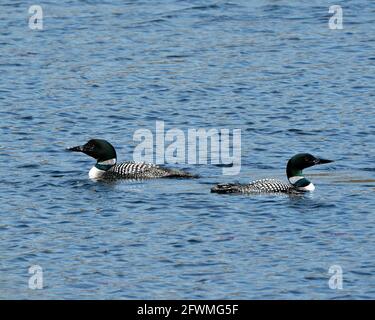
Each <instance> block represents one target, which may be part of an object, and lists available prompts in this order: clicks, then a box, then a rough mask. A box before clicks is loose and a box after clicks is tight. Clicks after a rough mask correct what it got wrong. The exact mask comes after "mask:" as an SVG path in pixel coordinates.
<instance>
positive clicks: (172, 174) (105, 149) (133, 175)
mask: <svg viewBox="0 0 375 320" xmlns="http://www.w3.org/2000/svg"><path fill="white" fill-rule="evenodd" d="M67 150H69V151H75V152H83V153H85V154H87V155H89V156H91V157H93V158H94V159H96V160H97V162H96V164H95V166H93V167H92V168H91V170H90V171H89V177H90V178H91V179H94V180H99V179H106V180H107V179H111V180H112V179H152V178H194V177H195V176H194V175H192V174H190V173H187V172H184V171H181V170H175V169H168V168H163V167H159V166H157V165H154V164H151V163H143V162H141V163H137V162H133V161H128V162H123V163H120V164H117V155H116V150H115V148H114V147H113V146H112V145H111V144H110V143H109V142H108V141H106V140H101V139H91V140H90V141H89V142H87V143H86V144H85V145H83V146H77V147H72V148H68V149H67Z"/></svg>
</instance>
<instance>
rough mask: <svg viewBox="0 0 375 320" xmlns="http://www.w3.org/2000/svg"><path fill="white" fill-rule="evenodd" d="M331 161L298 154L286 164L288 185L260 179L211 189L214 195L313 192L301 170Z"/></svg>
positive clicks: (221, 185)
mask: <svg viewBox="0 0 375 320" xmlns="http://www.w3.org/2000/svg"><path fill="white" fill-rule="evenodd" d="M330 162H333V160H325V159H319V158H316V157H314V156H313V155H311V154H309V153H299V154H297V155H295V156H294V157H292V158H291V159H290V160H289V161H288V164H287V167H286V174H287V177H288V181H289V183H284V182H281V181H279V180H275V179H262V180H256V181H253V182H250V183H249V184H235V183H229V184H218V185H216V186H215V187H213V188H212V189H211V192H216V193H280V192H282V193H299V192H306V191H314V190H315V186H314V185H313V184H312V182H310V181H309V180H307V179H306V178H305V177H304V176H303V173H302V170H303V169H306V168H308V167H312V166H315V165H317V164H324V163H330Z"/></svg>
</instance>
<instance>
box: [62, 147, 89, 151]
mask: <svg viewBox="0 0 375 320" xmlns="http://www.w3.org/2000/svg"><path fill="white" fill-rule="evenodd" d="M66 150H67V151H74V152H84V151H85V149H84V146H76V147H70V148H66Z"/></svg>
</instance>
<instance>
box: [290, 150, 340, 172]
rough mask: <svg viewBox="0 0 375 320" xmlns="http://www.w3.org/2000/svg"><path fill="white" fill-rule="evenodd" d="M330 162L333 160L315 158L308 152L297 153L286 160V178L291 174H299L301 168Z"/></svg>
mask: <svg viewBox="0 0 375 320" xmlns="http://www.w3.org/2000/svg"><path fill="white" fill-rule="evenodd" d="M330 162H333V160H326V159H321V158H317V157H314V156H313V155H311V154H309V153H299V154H296V155H295V156H294V157H292V158H291V159H290V160H289V161H288V165H287V167H286V174H287V176H288V178H290V177H293V176H301V175H302V170H303V169H306V168H309V167H312V166H315V165H318V164H324V163H330Z"/></svg>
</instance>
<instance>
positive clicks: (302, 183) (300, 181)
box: [289, 176, 311, 189]
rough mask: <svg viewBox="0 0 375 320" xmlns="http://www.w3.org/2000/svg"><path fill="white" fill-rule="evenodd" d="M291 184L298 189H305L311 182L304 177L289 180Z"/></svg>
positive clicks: (294, 177)
mask: <svg viewBox="0 0 375 320" xmlns="http://www.w3.org/2000/svg"><path fill="white" fill-rule="evenodd" d="M289 182H290V183H291V184H292V185H293V186H294V187H296V188H298V189H304V188H305V187H307V186H308V185H309V184H310V183H311V182H310V181H309V180H308V179H306V178H305V177H304V176H293V177H290V178H289Z"/></svg>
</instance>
